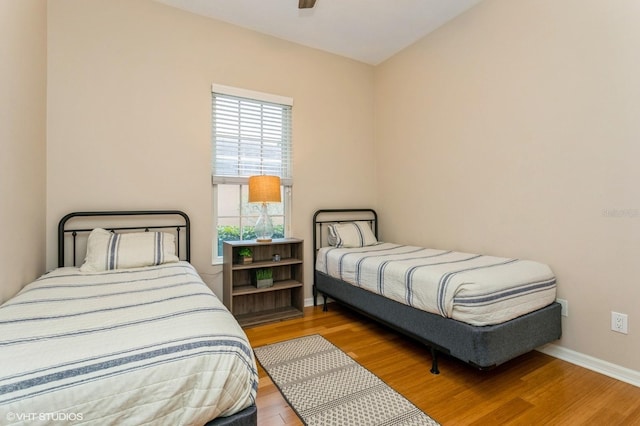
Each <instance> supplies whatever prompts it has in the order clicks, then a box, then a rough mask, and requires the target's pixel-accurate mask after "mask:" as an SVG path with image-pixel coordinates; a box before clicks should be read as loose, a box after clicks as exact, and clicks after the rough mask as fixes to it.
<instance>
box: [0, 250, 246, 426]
mask: <svg viewBox="0 0 640 426" xmlns="http://www.w3.org/2000/svg"><path fill="white" fill-rule="evenodd" d="M257 385H258V376H257V369H256V364H255V360H254V357H253V352H252V349H251V347H250V345H249V342H248V340H247V337H246V335H245V333H244V331H243V330H242V328H240V326H239V325H238V323H237V321H236V320H235V319H234V318H233V316H232V315H231V314H230V313H229V311H228V310H227V309H226V308H225V307H224V306H223V305H222V303H221V302H220V301H219V300H218V299H217V298H216V296H215V295H214V294H213V292H212V291H211V290H210V289H209V288H208V287H207V286H206V285H205V284H204V283H203V282H202V280H201V278H200V277H199V276H198V274H197V272H196V271H195V269H194V268H193V267H192V266H191V265H190V264H188V263H186V262H179V263H170V264H165V265H160V266H151V267H145V268H138V269H129V270H116V271H107V272H100V273H81V272H80V271H79V269H78V268H60V269H56V270H55V271H53V272H51V273H49V274H46V275H43V276H42V277H40V278H39V279H38V280H36V281H35V282H33V283H31V284H29V285H27V286H26V287H25V288H24V289H23V290H22V291H21V292H20V293H19V294H18V295H16V296H15V297H14V298H12V299H10V300H8V301H7V302H6V303H5V304H3V305H2V306H0V423H1V424H25V423H27V424H29V425H38V424H51V423H56V422H55V420H60V419H62V420H71V421H68V422H65V421H62V422H58V423H59V424H96V425H107V424H114V425H142V424H171V425H203V424H204V423H206V422H207V421H209V420H211V419H212V418H214V417H218V416H228V415H231V414H233V413H235V412H238V411H240V410H242V409H244V408H246V407H248V406H250V405H251V404H253V403H254V402H255V397H256V391H257ZM52 420H53V421H52Z"/></svg>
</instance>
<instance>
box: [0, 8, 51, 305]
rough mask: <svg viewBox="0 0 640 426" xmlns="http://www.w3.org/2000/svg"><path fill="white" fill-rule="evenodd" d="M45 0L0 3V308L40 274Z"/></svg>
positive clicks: (42, 237)
mask: <svg viewBox="0 0 640 426" xmlns="http://www.w3.org/2000/svg"><path fill="white" fill-rule="evenodd" d="M46 16H47V4H46V1H45V0H21V1H15V0H0V58H1V59H0V61H1V62H0V223H1V224H2V240H1V241H2V244H0V303H2V302H3V301H4V300H6V299H8V298H10V297H11V296H13V295H14V294H15V293H17V292H18V291H19V290H20V289H21V288H22V286H23V285H25V284H27V283H28V282H30V281H32V280H33V279H34V278H36V277H37V276H38V275H40V274H42V273H43V272H44V267H45V260H44V259H45V240H44V229H45V207H46V206H45V190H46V182H45V167H46V163H45V149H46V148H45V140H46V139H45V138H46V80H47V69H46V55H47V39H46V34H47V33H46V32H47V26H46Z"/></svg>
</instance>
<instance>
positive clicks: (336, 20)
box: [156, 0, 481, 65]
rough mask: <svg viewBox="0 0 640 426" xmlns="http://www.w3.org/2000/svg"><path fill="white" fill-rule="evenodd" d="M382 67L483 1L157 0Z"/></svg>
mask: <svg viewBox="0 0 640 426" xmlns="http://www.w3.org/2000/svg"><path fill="white" fill-rule="evenodd" d="M156 1H158V2H160V3H164V4H166V5H169V6H174V7H177V8H180V9H183V10H187V11H189V12H192V13H196V14H199V15H203V16H208V17H211V18H214V19H218V20H221V21H225V22H229V23H232V24H235V25H238V26H241V27H245V28H248V29H251V30H254V31H258V32H261V33H264V34H269V35H272V36H275V37H278V38H282V39H285V40H289V41H293V42H295V43H299V44H302V45H305V46H309V47H313V48H317V49H321V50H324V51H327V52H331V53H335V54H338V55H341V56H346V57H349V58H352V59H355V60H358V61H361V62H365V63H368V64H371V65H377V64H379V63H381V62H383V61H384V60H386V59H388V58H389V57H391V56H393V55H394V54H395V53H397V52H399V51H400V50H402V49H404V48H405V47H407V46H409V45H410V44H412V43H414V42H415V41H417V40H419V39H421V38H422V37H424V36H425V35H427V34H428V33H430V32H431V31H433V30H435V29H436V28H438V27H440V26H441V25H442V24H444V23H445V22H447V21H449V20H450V19H453V18H454V17H456V16H457V15H459V14H461V13H463V12H464V11H466V10H467V9H469V8H471V7H472V6H474V5H476V4H477V3H479V2H480V1H481V0H317V2H316V5H315V7H314V8H313V9H298V0H156Z"/></svg>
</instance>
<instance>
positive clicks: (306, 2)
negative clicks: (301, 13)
mask: <svg viewBox="0 0 640 426" xmlns="http://www.w3.org/2000/svg"><path fill="white" fill-rule="evenodd" d="M315 4H316V0H298V9H310V8H312V7H313V6H315Z"/></svg>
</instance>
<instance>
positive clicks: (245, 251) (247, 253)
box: [238, 247, 253, 257]
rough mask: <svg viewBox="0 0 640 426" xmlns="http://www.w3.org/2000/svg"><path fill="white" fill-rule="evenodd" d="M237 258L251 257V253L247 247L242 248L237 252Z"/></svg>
mask: <svg viewBox="0 0 640 426" xmlns="http://www.w3.org/2000/svg"><path fill="white" fill-rule="evenodd" d="M238 256H240V257H253V251H252V250H251V249H250V248H248V247H243V248H241V249H240V250H238Z"/></svg>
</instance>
